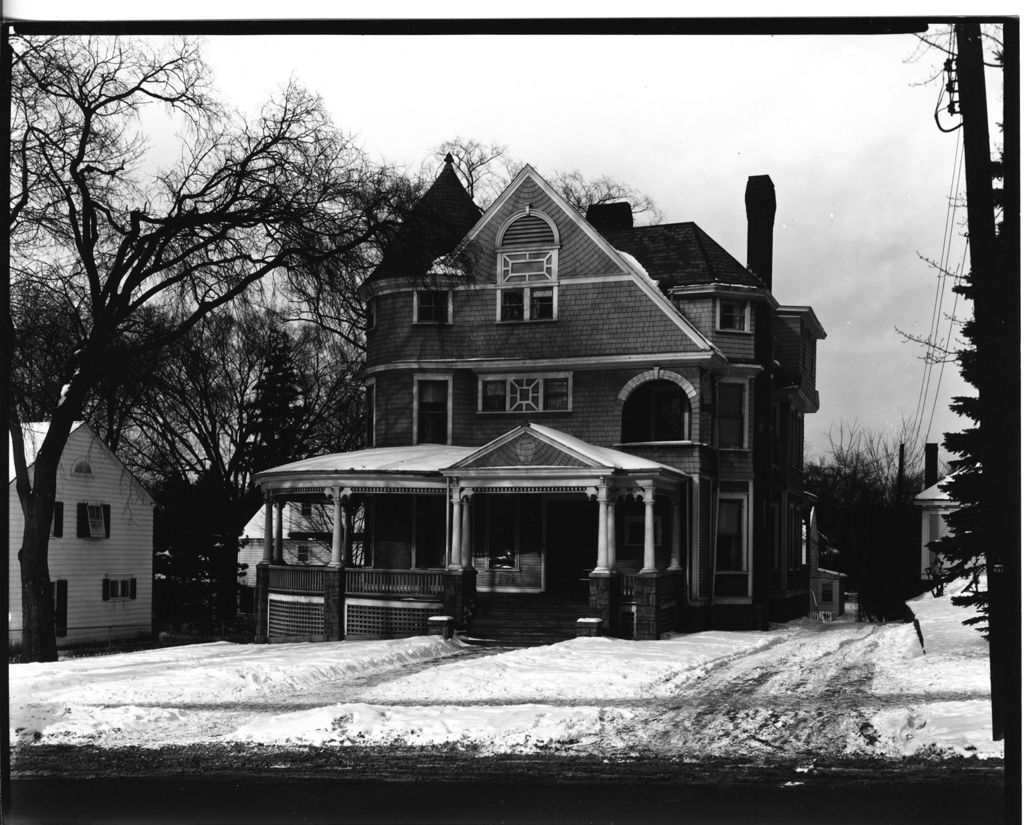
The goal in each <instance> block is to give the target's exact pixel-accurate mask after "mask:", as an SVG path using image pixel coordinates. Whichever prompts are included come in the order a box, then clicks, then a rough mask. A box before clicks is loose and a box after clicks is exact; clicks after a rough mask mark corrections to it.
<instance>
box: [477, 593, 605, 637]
mask: <svg viewBox="0 0 1024 825" xmlns="http://www.w3.org/2000/svg"><path fill="white" fill-rule="evenodd" d="M593 615H594V613H593V612H592V611H591V609H590V605H589V604H588V600H587V598H586V597H585V596H582V597H581V596H577V595H559V594H548V593H477V596H476V607H475V609H474V610H473V614H472V616H471V617H470V620H469V634H468V635H469V636H470V637H471V638H470V640H469V641H477V642H480V643H487V642H495V643H498V644H501V645H517V646H522V647H527V646H531V645H548V644H554V643H555V642H564V641H565V640H566V639H573V638H575V637H576V620H577V619H580V618H583V617H588V616H593Z"/></svg>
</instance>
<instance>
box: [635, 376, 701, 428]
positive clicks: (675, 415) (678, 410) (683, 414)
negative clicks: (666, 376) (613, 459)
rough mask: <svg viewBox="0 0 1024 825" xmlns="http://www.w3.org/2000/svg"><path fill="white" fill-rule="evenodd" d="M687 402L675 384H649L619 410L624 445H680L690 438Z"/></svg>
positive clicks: (688, 406)
mask: <svg viewBox="0 0 1024 825" xmlns="http://www.w3.org/2000/svg"><path fill="white" fill-rule="evenodd" d="M689 414H690V399H689V398H687V397H686V392H685V391H684V390H683V388H682V387H680V386H679V385H678V384H675V383H673V382H671V381H650V382H648V383H646V384H642V385H641V386H639V387H638V388H637V389H635V390H634V391H633V393H632V394H631V395H630V396H629V398H627V399H626V403H625V404H624V405H623V408H622V440H623V441H680V440H683V439H686V438H689V432H688V431H687V427H686V423H687V417H688V416H689Z"/></svg>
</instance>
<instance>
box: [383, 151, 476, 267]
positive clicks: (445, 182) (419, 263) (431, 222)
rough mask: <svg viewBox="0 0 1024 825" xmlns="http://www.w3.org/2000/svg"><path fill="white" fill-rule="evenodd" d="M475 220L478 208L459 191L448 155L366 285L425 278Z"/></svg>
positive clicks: (466, 193) (450, 157)
mask: <svg viewBox="0 0 1024 825" xmlns="http://www.w3.org/2000/svg"><path fill="white" fill-rule="evenodd" d="M479 218H480V207H479V206H477V205H476V204H475V203H474V202H473V199H472V198H471V197H470V196H469V193H468V192H466V190H465V189H464V188H463V186H462V182H461V181H460V180H459V176H458V175H457V174H455V169H454V168H453V166H452V156H451V154H448V155H447V156H446V157H445V163H444V166H443V167H442V168H441V172H440V174H439V175H438V176H437V179H436V180H435V181H434V182H433V183H432V184H431V185H430V188H429V189H427V191H426V192H424V193H423V197H421V198H420V199H419V200H418V201H417V202H416V204H415V205H414V206H413V208H412V211H411V212H410V213H409V215H408V216H407V217H406V219H405V220H404V221H403V222H402V225H401V226H400V227H399V229H398V231H397V232H396V233H395V237H394V238H393V239H392V240H391V242H390V243H389V244H388V245H387V247H386V248H385V249H384V254H383V255H382V256H381V261H380V263H379V264H378V265H377V268H376V269H375V270H374V271H373V272H372V273H371V274H370V276H369V277H368V278H367V281H368V282H370V281H378V280H381V279H382V278H393V277H399V276H406V277H414V278H418V277H421V276H423V275H425V274H426V273H427V271H428V270H429V269H430V265H431V264H432V263H433V262H434V261H435V260H436V259H437V258H440V257H442V256H444V255H447V254H448V253H450V252H451V251H452V250H454V249H455V247H456V246H458V244H459V241H461V240H462V239H463V238H464V237H465V235H466V233H467V232H468V231H469V230H470V229H471V228H472V227H473V225H474V224H476V222H477V220H478V219H479Z"/></svg>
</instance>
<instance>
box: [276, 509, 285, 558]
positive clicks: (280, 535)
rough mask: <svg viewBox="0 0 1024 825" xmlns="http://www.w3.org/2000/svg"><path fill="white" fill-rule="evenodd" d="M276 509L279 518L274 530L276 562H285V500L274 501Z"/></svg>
mask: <svg viewBox="0 0 1024 825" xmlns="http://www.w3.org/2000/svg"><path fill="white" fill-rule="evenodd" d="M274 510H275V514H276V518H277V524H276V525H275V527H276V529H275V531H274V564H284V502H283V501H280V500H278V501H276V502H274Z"/></svg>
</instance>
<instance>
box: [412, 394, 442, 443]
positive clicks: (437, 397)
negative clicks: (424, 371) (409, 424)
mask: <svg viewBox="0 0 1024 825" xmlns="http://www.w3.org/2000/svg"><path fill="white" fill-rule="evenodd" d="M417 389H418V391H419V417H418V421H417V427H416V430H417V442H418V443H420V444H446V443H447V442H448V382H447V381H418V382H417Z"/></svg>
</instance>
